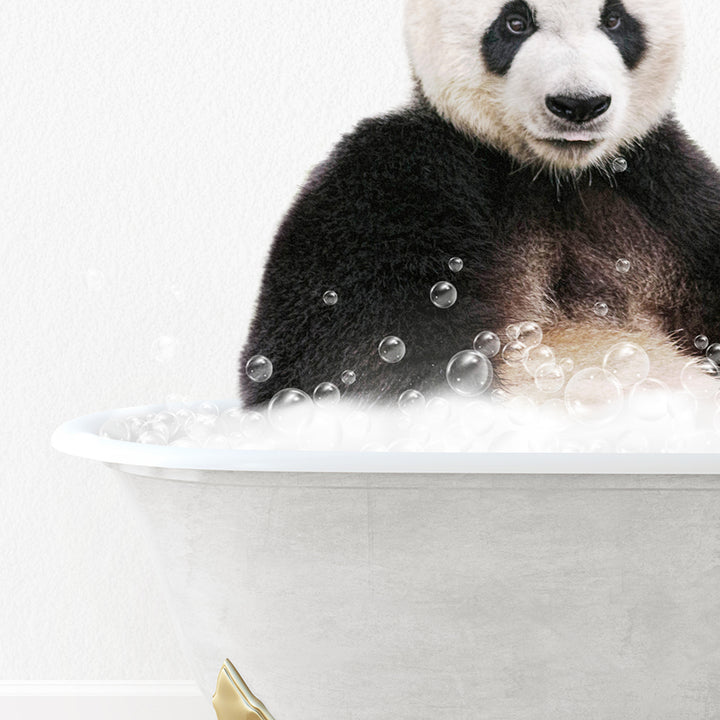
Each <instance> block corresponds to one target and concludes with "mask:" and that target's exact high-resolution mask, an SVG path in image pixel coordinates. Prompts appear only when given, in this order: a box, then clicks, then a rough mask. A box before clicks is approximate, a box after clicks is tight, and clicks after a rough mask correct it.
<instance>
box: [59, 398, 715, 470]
mask: <svg viewBox="0 0 720 720" xmlns="http://www.w3.org/2000/svg"><path fill="white" fill-rule="evenodd" d="M231 403H232V401H229V400H222V401H219V402H218V403H217V404H218V405H219V406H223V405H225V406H228V405H230V404H231ZM165 409H167V408H166V406H165V405H162V404H156V405H145V406H138V407H130V408H118V409H114V410H104V411H100V412H96V413H91V414H89V415H83V416H81V417H78V418H75V419H73V420H69V421H67V422H65V423H63V424H62V425H61V426H60V427H58V428H57V430H55V432H54V433H53V435H52V439H51V444H52V447H53V448H55V449H56V450H58V451H59V452H62V453H65V454H68V455H73V456H76V457H82V458H86V459H89V460H98V461H100V462H103V463H105V464H107V465H111V466H128V467H135V468H158V469H168V470H189V471H225V472H228V471H229V472H253V473H258V472H260V473H276V472H290V473H320V474H322V473H352V474H367V473H373V474H411V473H420V474H425V475H428V474H429V475H460V474H474V475H493V474H494V475H644V476H648V475H704V476H715V475H720V454H717V453H672V454H671V453H635V454H632V453H626V454H623V453H533V452H527V453H471V452H447V453H446V452H391V451H387V452H360V451H353V452H349V451H314V450H230V449H228V450H216V449H205V448H179V447H169V446H162V445H143V444H141V443H134V442H125V441H122V440H112V439H110V438H103V437H100V436H99V435H98V431H99V429H100V427H102V425H103V423H104V422H105V421H106V420H107V419H108V418H109V417H110V416H114V417H118V416H132V415H139V414H147V413H152V412H160V411H161V410H165Z"/></svg>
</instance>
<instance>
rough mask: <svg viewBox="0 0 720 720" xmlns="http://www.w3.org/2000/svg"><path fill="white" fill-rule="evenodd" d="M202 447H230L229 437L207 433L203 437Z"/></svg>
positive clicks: (221, 448) (213, 448) (218, 448)
mask: <svg viewBox="0 0 720 720" xmlns="http://www.w3.org/2000/svg"><path fill="white" fill-rule="evenodd" d="M203 447H204V448H207V449H208V450H227V449H228V448H229V447H230V439H229V438H228V437H227V436H226V435H209V436H208V437H207V438H205V442H204V443H203Z"/></svg>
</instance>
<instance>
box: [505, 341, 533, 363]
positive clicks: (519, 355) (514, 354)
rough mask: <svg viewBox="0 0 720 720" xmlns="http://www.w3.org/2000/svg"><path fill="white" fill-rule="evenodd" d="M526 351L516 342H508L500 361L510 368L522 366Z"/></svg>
mask: <svg viewBox="0 0 720 720" xmlns="http://www.w3.org/2000/svg"><path fill="white" fill-rule="evenodd" d="M527 354H528V349H527V348H526V347H525V346H524V345H523V344H522V343H521V342H520V341H518V340H513V341H512V342H509V343H508V344H507V345H506V346H505V347H504V348H503V351H502V359H503V360H504V361H505V362H506V363H507V364H508V365H510V366H511V367H516V366H519V365H522V364H523V363H524V362H525V358H526V357H527Z"/></svg>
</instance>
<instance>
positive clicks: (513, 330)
mask: <svg viewBox="0 0 720 720" xmlns="http://www.w3.org/2000/svg"><path fill="white" fill-rule="evenodd" d="M505 335H507V338H508V340H517V339H518V337H519V336H520V325H518V324H517V323H512V324H511V325H508V326H507V327H506V328H505Z"/></svg>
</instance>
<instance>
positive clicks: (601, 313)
mask: <svg viewBox="0 0 720 720" xmlns="http://www.w3.org/2000/svg"><path fill="white" fill-rule="evenodd" d="M593 312H594V313H595V314H596V315H597V316H598V317H605V316H606V315H607V314H608V313H609V312H610V308H609V307H608V305H607V303H604V302H596V303H595V305H594V306H593Z"/></svg>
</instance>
